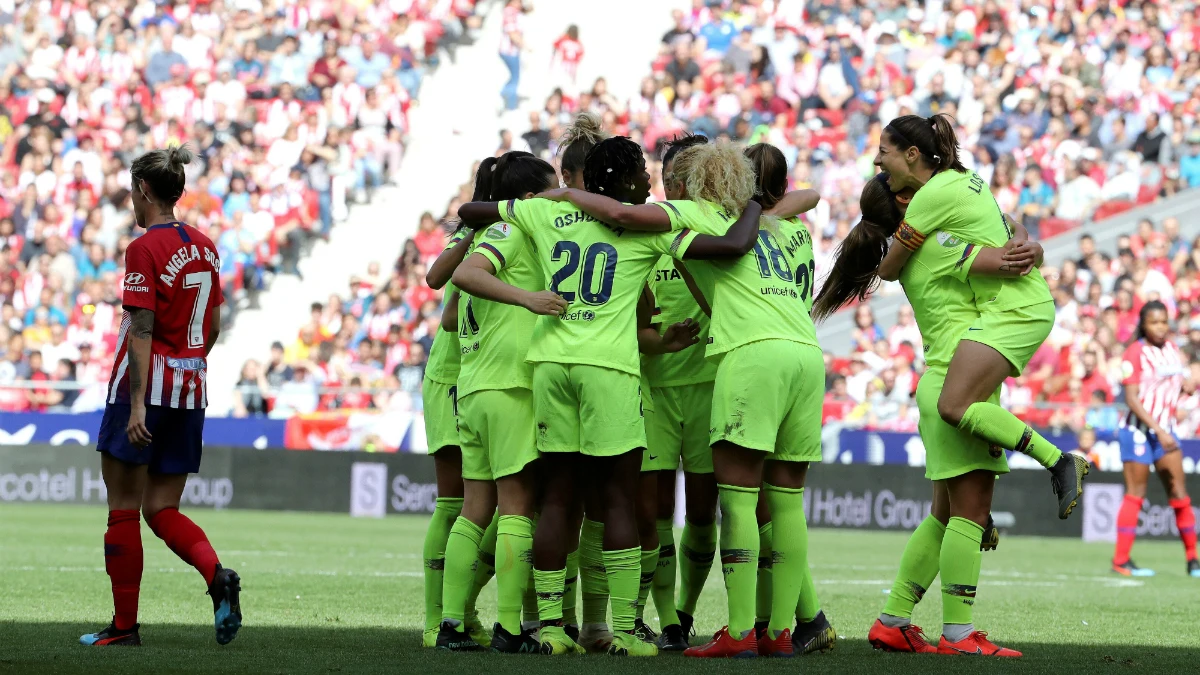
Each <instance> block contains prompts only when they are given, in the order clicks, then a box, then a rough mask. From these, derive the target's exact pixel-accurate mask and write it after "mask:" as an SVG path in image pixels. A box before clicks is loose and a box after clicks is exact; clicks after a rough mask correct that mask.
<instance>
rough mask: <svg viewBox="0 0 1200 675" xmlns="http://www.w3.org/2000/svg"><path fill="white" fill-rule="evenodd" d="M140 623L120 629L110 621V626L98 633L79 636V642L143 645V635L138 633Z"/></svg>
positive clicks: (82, 643)
mask: <svg viewBox="0 0 1200 675" xmlns="http://www.w3.org/2000/svg"><path fill="white" fill-rule="evenodd" d="M140 627H141V624H140V623H135V624H133V628H130V629H128V630H118V629H117V624H115V623H110V624H108V627H107V628H105V629H104V630H102V631H100V632H98V633H88V634H87V635H80V636H79V644H81V645H93V646H97V647H99V646H112V647H141V646H142V636H141V635H139V634H138V628H140Z"/></svg>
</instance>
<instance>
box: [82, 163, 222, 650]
mask: <svg viewBox="0 0 1200 675" xmlns="http://www.w3.org/2000/svg"><path fill="white" fill-rule="evenodd" d="M192 158H193V155H192V153H191V151H190V150H188V149H187V148H186V147H182V146H180V147H172V148H169V149H167V150H152V151H150V152H147V153H145V154H144V155H142V156H140V157H138V158H137V159H135V160H134V161H133V164H132V166H130V168H129V175H130V178H131V180H132V184H133V191H132V194H131V197H132V199H133V216H134V221H135V222H136V223H137V225H138V227H142V228H145V230H146V232H145V234H143V235H142V236H140V237H138V238H137V239H135V240H134V241H133V243H131V244H130V245H129V248H128V249H127V250H126V251H125V272H126V274H125V279H124V282H123V284H122V289H123V296H122V303H123V304H124V306H125V311H124V316H123V318H122V321H121V335H120V337H119V338H118V340H117V354H116V362H115V363H114V365H113V371H112V377H111V378H110V379H109V396H108V403H107V405H106V406H105V408H104V418H103V420H101V422H100V432H99V434H98V435H97V441H96V449H97V450H98V451H99V452H100V453H101V455H100V471H101V473H102V475H103V477H104V485H105V487H106V488H107V490H108V530H107V531H106V532H105V533H104V566H105V568H106V570H107V571H108V576H109V579H110V580H111V582H112V594H113V606H114V615H113V620H112V623H110V624H109V625H108V627H107V628H104V629H103V630H101V631H99V632H96V633H89V634H87V635H84V636H82V637H80V638H79V641H80V642H81V643H83V644H85V645H140V644H141V643H142V640H141V636H140V634H139V633H138V628H139V625H138V621H137V613H138V594H139V593H140V591H141V583H142V530H141V523H140V521H139V511H140V512H141V514H142V515H144V516H145V517H146V523H147V524H149V525H150V530H151V531H152V532H154V534H156V535H158V537H159V538H160V539H162V540H163V541H164V542H165V543H166V544H167V546H168V547H169V548H170V549H171V550H172V551H174V552H175V554H176V555H178V556H179V557H180V558H181V559H183V561H184V562H186V563H187V564H189V565H191V566H192V567H195V568H196V570H197V571H198V572H200V574H201V576H203V577H204V583H205V584H206V585H207V586H208V594H209V595H210V596H211V597H212V602H213V624H214V626H215V628H216V633H217V642H218V643H219V644H228V643H229V642H230V641H231V640H233V639H234V638H235V637H237V633H238V629H239V628H241V625H242V610H241V602H240V594H241V586H240V579H239V578H238V575H237V573H236V572H234V571H233V570H231V569H226V568H223V567H221V563H220V561H219V560H218V558H217V554H216V552H215V551H214V550H213V547H212V544H210V543H209V541H208V537H207V536H205V534H204V531H203V530H201V529H200V528H199V527H198V526H197V525H196V524H195V523H194V522H192V521H191V519H189V518H188V517H187V516H185V515H183V514H182V513H180V512H179V500H180V497H181V496H182V495H183V488H184V485H185V484H186V483H187V477H188V474H190V473H196V472H197V471H199V470H200V456H201V452H202V436H203V433H204V408H205V407H206V406H207V405H208V396H207V391H206V389H205V382H206V379H207V373H208V364H207V362H206V360H205V359H206V357H207V356H208V353H209V352H210V351H211V350H212V348H213V345H214V344H216V342H217V337H218V334H219V333H220V330H221V300H222V299H221V289H220V286H219V279H218V276H219V274H220V269H221V261H220V259H219V258H218V257H217V252H216V247H215V246H213V243H212V241H210V240H209V238H208V237H206V236H204V234H202V233H201V232H200V231H199V230H197V229H195V228H194V227H191V226H189V225H185V224H184V223H181V222H179V221H178V220H176V219H175V203H176V202H178V201H179V198H180V197H181V196H182V195H183V190H184V184H185V182H186V176H185V175H184V167H185V166H187V165H188V164H190V163H191V162H192ZM214 291H215V292H214Z"/></svg>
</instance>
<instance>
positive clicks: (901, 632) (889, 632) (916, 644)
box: [867, 619, 938, 654]
mask: <svg viewBox="0 0 1200 675" xmlns="http://www.w3.org/2000/svg"><path fill="white" fill-rule="evenodd" d="M867 642H870V643H871V646H872V647H874V648H875V649H878V650H880V651H884V652H912V653H914V654H932V653H934V652H936V651H937V650H938V648H937V647H935V646H933V645H931V644H929V640H928V639H926V638H925V632H924V631H922V630H921V627H920V626H918V625H916V624H911V623H910V624H908V625H907V626H898V627H897V626H885V625H884V624H883V622H882V621H880V620H879V619H875V625H873V626H871V632H870V633H867Z"/></svg>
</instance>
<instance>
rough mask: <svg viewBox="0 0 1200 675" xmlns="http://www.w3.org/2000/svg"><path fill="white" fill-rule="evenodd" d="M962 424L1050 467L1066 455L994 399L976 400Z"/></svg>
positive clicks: (964, 428) (982, 436)
mask: <svg viewBox="0 0 1200 675" xmlns="http://www.w3.org/2000/svg"><path fill="white" fill-rule="evenodd" d="M958 428H959V429H961V430H963V431H965V432H967V433H969V434H971V435H972V436H974V437H976V438H980V439H983V440H985V441H987V442H988V443H991V444H992V445H995V446H998V447H1001V448H1004V449H1006V450H1015V451H1017V452H1022V453H1025V454H1026V455H1029V456H1030V457H1032V458H1034V459H1036V460H1037V462H1038V464H1041V465H1042V466H1044V467H1046V468H1047V469H1049V468H1050V467H1052V466H1054V465H1055V464H1056V463H1057V462H1058V460H1059V459H1062V450H1059V449H1058V447H1057V446H1055V445H1054V444H1053V443H1051V442H1050V441H1048V440H1046V439H1045V437H1043V436H1042V435H1041V434H1039V433H1038V432H1036V431H1034V430H1033V429H1032V428H1030V427H1029V425H1027V424H1025V423H1024V422H1022V421H1021V420H1020V419H1018V418H1017V416H1016V415H1014V414H1012V413H1010V412H1009V411H1007V410H1005V409H1004V408H1001V407H1000V406H998V405H996V404H994V403H972V404H971V407H969V408H967V412H966V414H964V415H963V418H962V420H961V421H960V422H959V423H958Z"/></svg>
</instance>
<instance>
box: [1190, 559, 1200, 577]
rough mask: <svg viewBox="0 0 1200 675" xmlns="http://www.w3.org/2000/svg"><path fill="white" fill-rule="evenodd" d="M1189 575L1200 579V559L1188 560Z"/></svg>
mask: <svg viewBox="0 0 1200 675" xmlns="http://www.w3.org/2000/svg"><path fill="white" fill-rule="evenodd" d="M1187 575H1188V576H1189V577H1192V578H1194V579H1200V560H1196V559H1195V558H1192V559H1191V560H1189V561H1188V564H1187Z"/></svg>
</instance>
